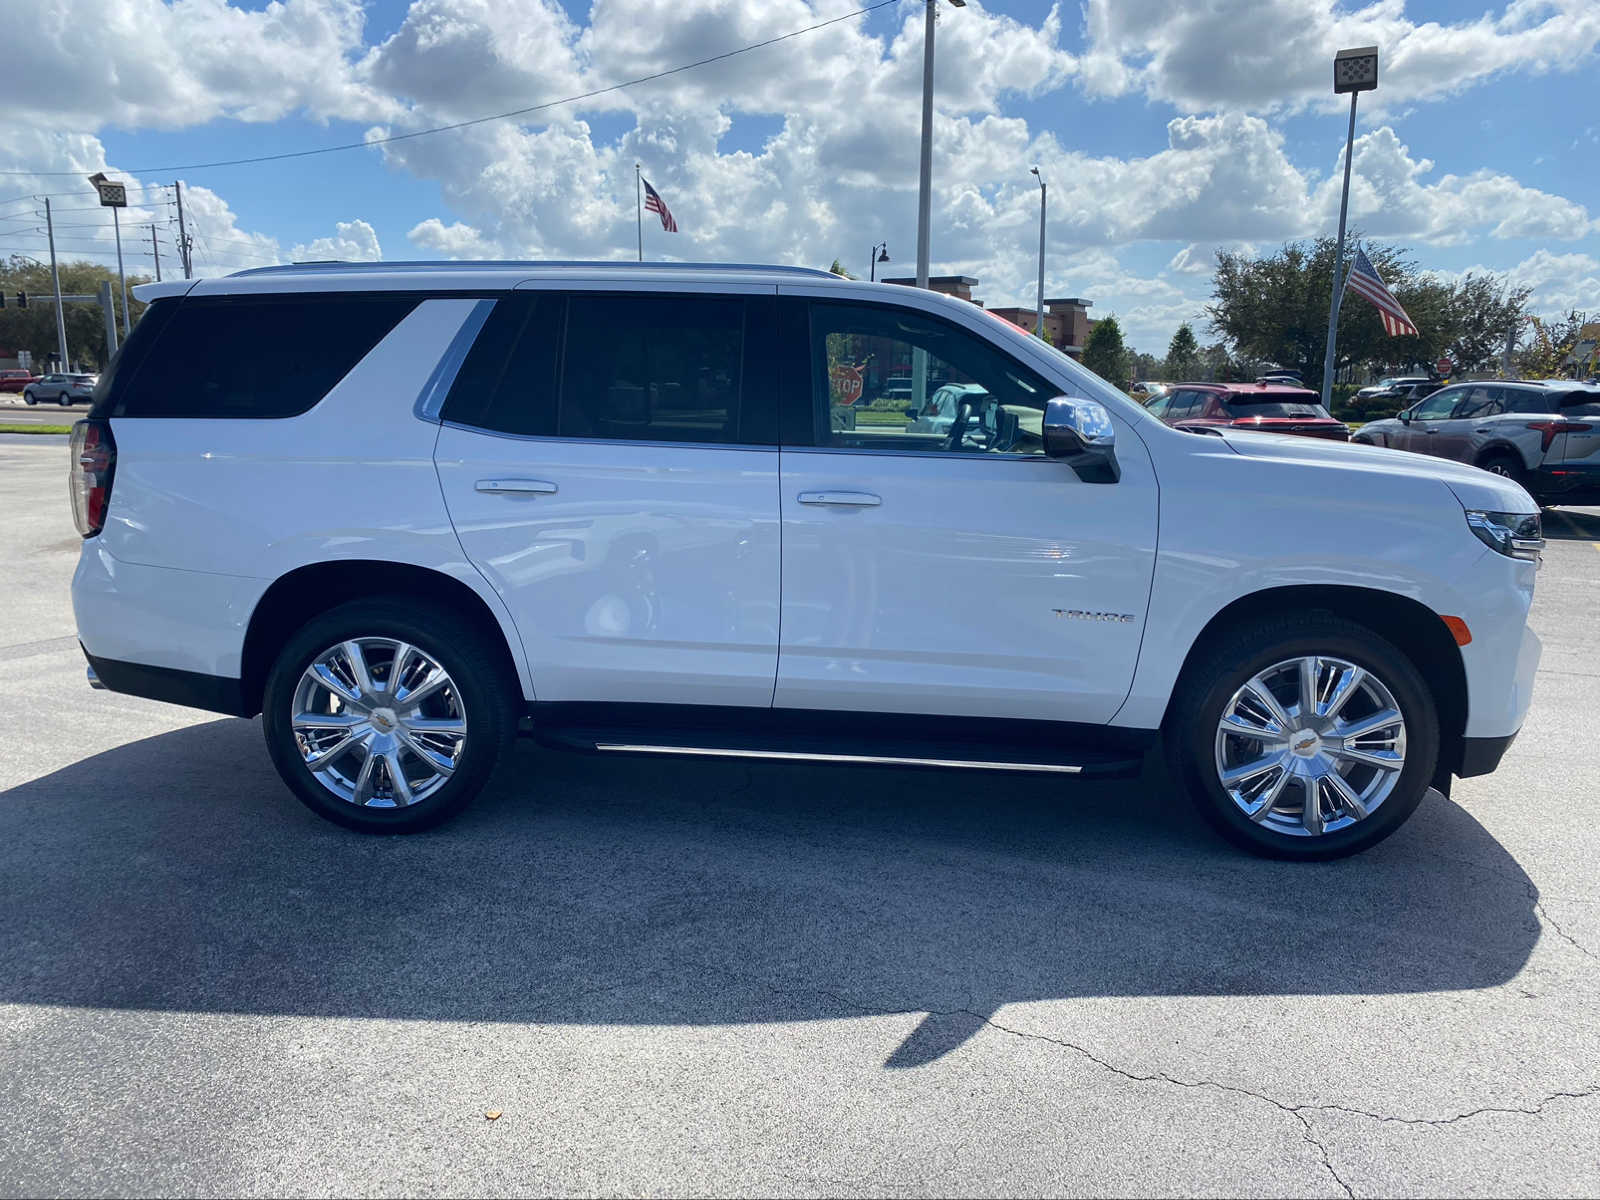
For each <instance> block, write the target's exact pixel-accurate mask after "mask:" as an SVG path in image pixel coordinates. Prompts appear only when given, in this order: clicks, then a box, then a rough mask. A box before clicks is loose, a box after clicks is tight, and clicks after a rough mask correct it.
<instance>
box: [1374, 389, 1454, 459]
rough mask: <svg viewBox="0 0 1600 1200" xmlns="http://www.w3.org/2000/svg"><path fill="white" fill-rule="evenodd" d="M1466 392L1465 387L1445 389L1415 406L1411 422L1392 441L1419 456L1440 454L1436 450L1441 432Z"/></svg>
mask: <svg viewBox="0 0 1600 1200" xmlns="http://www.w3.org/2000/svg"><path fill="white" fill-rule="evenodd" d="M1466 390H1467V389H1466V388H1464V387H1450V388H1444V389H1443V390H1441V391H1437V392H1435V393H1434V394H1433V395H1431V396H1429V397H1427V398H1426V399H1425V400H1423V401H1421V402H1420V403H1418V404H1413V405H1412V406H1411V421H1410V423H1409V424H1406V425H1402V426H1401V428H1400V430H1399V431H1398V432H1397V433H1396V434H1395V435H1394V437H1393V439H1392V440H1393V442H1394V444H1395V445H1396V446H1398V447H1399V448H1400V449H1401V450H1413V451H1415V452H1416V453H1418V454H1437V453H1439V451H1437V450H1435V449H1434V444H1435V442H1436V441H1437V439H1438V437H1439V431H1440V429H1441V428H1442V426H1443V423H1444V422H1445V421H1446V420H1448V419H1449V417H1450V414H1451V413H1452V412H1453V411H1454V410H1455V407H1456V404H1457V403H1458V402H1459V401H1460V400H1461V398H1462V396H1464V395H1465V394H1466Z"/></svg>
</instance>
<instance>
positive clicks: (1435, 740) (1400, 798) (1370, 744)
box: [1167, 613, 1439, 860]
mask: <svg viewBox="0 0 1600 1200" xmlns="http://www.w3.org/2000/svg"><path fill="white" fill-rule="evenodd" d="M1171 711H1172V714H1173V717H1172V719H1171V720H1170V721H1169V728H1168V730H1167V748H1168V753H1169V756H1170V762H1171V766H1172V768H1173V773H1174V775H1175V776H1176V777H1177V778H1178V780H1179V781H1180V783H1181V784H1182V785H1183V786H1184V787H1185V789H1186V790H1187V791H1188V793H1189V795H1190V796H1191V798H1192V799H1193V800H1194V802H1195V803H1196V804H1197V805H1198V807H1199V809H1200V811H1201V813H1202V815H1204V816H1205V818H1206V819H1207V820H1208V821H1209V822H1210V823H1211V824H1212V825H1213V826H1214V827H1215V828H1216V829H1217V830H1218V832H1220V833H1221V834H1222V835H1223V836H1224V837H1226V838H1227V839H1228V840H1229V841H1232V842H1233V843H1235V844H1236V845H1239V846H1242V847H1244V848H1245V849H1247V850H1251V851H1253V852H1255V853H1257V854H1262V855H1266V856H1268V857H1272V858H1287V859H1302V860H1309V859H1330V858H1342V857H1344V856H1345V855H1348V854H1355V853H1357V852H1358V851H1361V850H1365V849H1367V848H1368V847H1370V846H1373V845H1376V844H1377V843H1378V842H1380V841H1382V840H1383V839H1384V838H1386V837H1388V836H1389V835H1390V834H1391V833H1393V832H1394V831H1395V830H1396V829H1398V828H1399V827H1400V826H1401V825H1402V824H1403V823H1404V822H1405V820H1406V818H1407V817H1409V816H1410V815H1411V814H1412V812H1413V811H1415V809H1416V807H1417V805H1418V804H1419V803H1421V801H1422V797H1423V795H1424V794H1425V793H1426V792H1427V790H1428V787H1429V785H1430V784H1431V783H1432V780H1433V775H1434V769H1435V766H1436V764H1437V761H1438V757H1439V718H1438V711H1437V708H1436V706H1435V704H1434V701H1433V697H1432V695H1431V694H1430V692H1429V690H1428V686H1427V684H1426V682H1425V681H1424V680H1423V678H1422V676H1421V675H1420V674H1419V673H1418V671H1417V669H1416V667H1415V666H1413V665H1412V663H1411V661H1410V659H1408V658H1407V657H1406V656H1405V655H1404V654H1402V653H1401V652H1400V650H1398V649H1397V648H1396V647H1395V646H1394V645H1393V644H1392V643H1390V642H1389V641H1387V640H1386V639H1384V638H1382V637H1379V636H1378V635H1377V634H1375V633H1374V632H1372V631H1371V630H1370V629H1367V628H1365V627H1364V626H1361V625H1358V624H1355V623H1354V622H1351V621H1347V620H1344V619H1342V618H1339V617H1336V616H1334V615H1332V614H1331V613H1308V614H1304V615H1296V616H1284V617H1277V618H1268V619H1263V620H1257V621H1253V622H1250V623H1248V624H1245V625H1241V626H1238V627H1236V628H1235V629H1233V630H1232V631H1230V632H1229V633H1227V634H1225V635H1223V636H1222V637H1221V638H1220V639H1219V640H1218V642H1217V643H1216V644H1215V645H1214V646H1212V647H1211V648H1210V649H1209V650H1208V651H1207V653H1206V654H1205V657H1204V658H1203V659H1202V660H1199V661H1196V662H1194V663H1192V664H1191V665H1190V667H1189V668H1188V669H1186V671H1185V674H1184V678H1183V681H1182V683H1181V684H1180V686H1179V688H1178V690H1177V691H1176V692H1175V693H1174V696H1173V703H1172V710H1171Z"/></svg>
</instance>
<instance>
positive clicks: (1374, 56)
mask: <svg viewBox="0 0 1600 1200" xmlns="http://www.w3.org/2000/svg"><path fill="white" fill-rule="evenodd" d="M1377 86H1378V48H1377V47H1376V46H1361V47H1359V48H1357V49H1354V50H1341V51H1339V53H1338V54H1336V55H1334V56H1333V92H1334V95H1336V96H1337V95H1340V94H1342V93H1344V92H1349V93H1350V129H1349V132H1348V133H1346V134H1345V139H1344V190H1343V191H1341V192H1340V193H1339V241H1338V245H1337V247H1336V249H1335V250H1334V252H1333V296H1332V298H1331V299H1330V300H1329V302H1328V344H1327V347H1326V349H1325V350H1324V351H1323V355H1322V407H1323V408H1325V409H1327V410H1328V411H1329V412H1332V411H1333V366H1334V349H1335V347H1336V346H1337V344H1338V336H1339V306H1340V304H1341V303H1342V302H1343V300H1344V274H1345V271H1344V223H1345V215H1346V213H1347V212H1348V211H1349V208H1350V166H1351V162H1350V160H1351V158H1352V156H1353V154H1354V151H1355V144H1356V98H1357V97H1358V96H1360V94H1361V93H1362V92H1370V91H1372V90H1373V89H1375V88H1376V87H1377Z"/></svg>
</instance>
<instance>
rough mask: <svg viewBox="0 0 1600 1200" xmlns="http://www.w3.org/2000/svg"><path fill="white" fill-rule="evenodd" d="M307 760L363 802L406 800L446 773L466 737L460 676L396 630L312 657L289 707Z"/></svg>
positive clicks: (334, 787)
mask: <svg viewBox="0 0 1600 1200" xmlns="http://www.w3.org/2000/svg"><path fill="white" fill-rule="evenodd" d="M289 719H290V723H291V727H292V728H293V730H294V740H295V745H296V746H297V747H299V750H300V756H301V758H303V759H304V760H305V764H306V766H307V768H309V770H310V771H311V774H312V775H314V776H315V777H316V779H317V781H318V782H319V783H321V784H322V786H323V787H325V788H327V789H328V790H329V791H330V792H332V793H333V794H334V795H335V796H338V797H339V798H340V799H342V800H346V801H348V802H349V803H351V804H355V805H360V806H361V807H364V808H405V807H407V806H408V805H412V804H415V803H417V802H418V801H419V800H426V799H427V798H428V797H429V796H431V795H432V794H433V793H434V792H436V791H438V790H439V789H440V788H441V787H443V786H444V785H445V783H446V782H448V781H449V779H450V776H451V775H452V774H454V772H455V769H456V766H457V764H459V763H460V761H461V754H462V752H463V751H464V750H465V749H466V745H467V714H466V710H465V708H464V707H463V705H462V702H461V693H460V691H459V690H458V689H457V688H456V685H455V682H454V681H453V680H452V679H451V678H450V674H449V672H447V671H446V670H445V669H444V668H443V667H442V666H440V665H439V664H438V663H437V662H436V661H434V659H432V658H431V657H429V656H428V655H426V654H424V653H423V652H422V651H421V650H419V649H417V648H416V647H415V646H413V645H410V644H409V643H406V642H402V641H398V640H396V639H394V638H382V637H370V638H352V639H351V640H349V641H346V642H340V643H339V644H337V645H335V646H330V647H328V649H326V650H324V651H323V652H322V653H321V654H318V655H317V656H316V657H315V658H314V659H312V660H311V665H310V666H308V667H307V668H306V669H305V671H304V672H303V673H302V674H301V676H300V682H299V683H298V684H297V685H296V686H295V690H294V701H293V711H292V713H291V715H290V718H289Z"/></svg>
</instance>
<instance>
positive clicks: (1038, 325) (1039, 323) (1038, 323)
mask: <svg viewBox="0 0 1600 1200" xmlns="http://www.w3.org/2000/svg"><path fill="white" fill-rule="evenodd" d="M1031 172H1032V174H1033V175H1034V176H1035V177H1036V178H1037V179H1038V180H1039V296H1038V300H1039V306H1038V309H1037V310H1036V311H1037V313H1038V316H1037V318H1036V320H1035V322H1034V326H1033V332H1034V333H1036V334H1038V335H1039V336H1040V337H1044V202H1045V196H1046V194H1047V189H1046V188H1045V184H1044V176H1043V175H1040V174H1039V168H1038V167H1033V168H1031Z"/></svg>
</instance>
